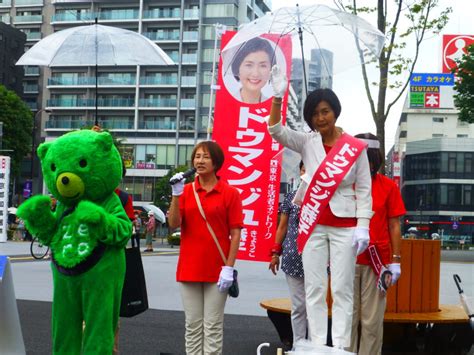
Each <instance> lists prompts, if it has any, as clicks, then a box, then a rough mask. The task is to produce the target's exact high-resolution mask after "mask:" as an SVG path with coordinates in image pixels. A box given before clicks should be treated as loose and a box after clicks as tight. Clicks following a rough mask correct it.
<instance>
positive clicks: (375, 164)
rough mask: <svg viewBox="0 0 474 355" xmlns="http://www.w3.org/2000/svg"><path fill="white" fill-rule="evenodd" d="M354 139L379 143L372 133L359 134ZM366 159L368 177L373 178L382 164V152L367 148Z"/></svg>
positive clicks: (377, 149)
mask: <svg viewBox="0 0 474 355" xmlns="http://www.w3.org/2000/svg"><path fill="white" fill-rule="evenodd" d="M354 137H356V138H362V139H369V140H374V141H377V142H379V143H380V141H379V139H378V138H377V136H375V135H373V134H372V133H360V134H356V135H355V136H354ZM367 157H368V158H369V164H370V175H372V176H375V174H377V172H378V171H379V169H380V167H381V166H382V163H383V156H382V151H381V150H380V148H368V149H367Z"/></svg>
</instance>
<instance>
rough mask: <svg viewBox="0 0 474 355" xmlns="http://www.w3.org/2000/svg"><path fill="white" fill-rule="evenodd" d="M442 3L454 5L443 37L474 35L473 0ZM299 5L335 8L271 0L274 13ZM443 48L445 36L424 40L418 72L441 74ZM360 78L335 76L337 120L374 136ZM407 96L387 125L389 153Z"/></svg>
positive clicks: (309, 0) (321, 0)
mask: <svg viewBox="0 0 474 355" xmlns="http://www.w3.org/2000/svg"><path fill="white" fill-rule="evenodd" d="M359 2H360V3H365V4H370V5H371V6H373V4H374V3H375V2H374V1H373V0H372V1H359ZM439 2H440V6H439V8H440V9H441V8H445V7H447V6H451V7H452V8H453V12H452V14H451V16H450V21H449V23H448V25H447V26H446V27H445V29H444V30H443V31H442V34H467V35H474V22H473V20H472V14H473V13H474V1H471V0H440V1H439ZM296 3H298V4H300V5H302V6H303V5H313V4H315V3H318V4H324V5H328V6H331V7H335V6H334V3H333V1H332V0H316V1H315V0H299V1H296V0H272V4H273V10H275V9H277V8H280V7H283V6H294V5H296ZM365 19H366V20H368V21H369V22H370V23H371V24H373V25H374V26H375V24H376V18H375V15H374V17H365ZM441 45H442V36H432V37H431V38H426V39H425V41H424V42H423V43H422V45H421V50H420V57H419V59H418V62H417V65H416V68H415V71H416V72H424V73H437V72H441ZM406 53H407V55H413V48H409V47H408V49H407V52H406ZM374 73H375V71H374ZM361 78H362V76H361V74H360V69H353V70H347V71H344V72H342V73H339V74H336V75H335V77H334V84H333V89H334V91H335V92H336V93H337V94H338V96H339V98H340V100H341V103H342V113H341V116H340V118H339V120H338V125H340V126H341V127H343V128H344V129H345V130H346V131H347V132H348V133H350V134H357V133H361V132H367V131H369V132H373V133H375V124H374V122H373V120H372V117H371V114H370V109H369V104H368V101H367V97H366V94H365V91H364V88H363V85H362V80H361ZM404 78H406V76H404V77H401V79H404ZM396 94H397V92H392V93H389V95H390V96H391V97H394V95H396ZM405 97H406V93H405V94H404V95H403V96H402V97H401V98H400V100H399V101H398V103H397V104H396V105H395V106H394V107H393V108H392V110H391V112H390V115H389V117H388V120H387V122H386V125H385V129H386V142H385V147H386V149H387V150H388V149H390V148H391V146H392V145H393V143H394V135H395V132H396V128H397V124H398V120H399V118H400V113H401V110H402V105H403V102H404V100H405Z"/></svg>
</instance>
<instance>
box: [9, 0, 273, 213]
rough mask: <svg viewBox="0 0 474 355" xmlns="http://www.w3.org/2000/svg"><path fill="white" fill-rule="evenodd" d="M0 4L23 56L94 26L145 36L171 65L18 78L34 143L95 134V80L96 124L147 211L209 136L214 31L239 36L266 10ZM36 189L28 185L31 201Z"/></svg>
mask: <svg viewBox="0 0 474 355" xmlns="http://www.w3.org/2000/svg"><path fill="white" fill-rule="evenodd" d="M1 1H2V2H0V16H1V18H2V19H4V20H8V21H9V22H10V23H11V24H12V25H13V26H14V27H17V28H18V29H20V30H21V31H23V32H24V33H26V35H27V46H28V47H29V46H32V45H33V44H34V43H35V42H36V41H38V40H40V39H41V38H43V37H45V36H47V35H48V34H51V33H53V32H56V31H59V30H62V29H66V28H70V27H73V26H80V25H87V24H92V23H94V21H95V19H96V18H97V20H98V22H99V23H100V24H103V25H109V26H117V27H121V28H125V29H128V30H132V31H137V32H139V33H141V34H143V35H144V36H146V37H148V38H149V39H151V40H152V41H154V42H155V43H157V44H158V45H159V46H160V47H161V48H162V49H163V50H164V51H165V52H166V53H167V54H168V55H169V56H170V57H171V58H172V59H173V61H174V62H175V63H176V65H174V66H162V67H151V66H142V67H135V66H131V67H122V66H121V67H99V68H98V73H95V68H94V67H63V68H59V67H55V68H38V67H26V68H25V85H26V87H28V89H29V90H28V91H26V92H25V94H26V96H25V100H26V101H27V102H28V104H29V105H30V107H31V109H32V110H34V111H35V119H36V121H37V123H38V125H39V123H40V124H41V125H40V126H41V137H38V139H37V141H39V140H40V139H42V140H51V139H54V138H55V137H57V136H59V135H62V134H64V133H65V132H66V131H68V130H71V129H78V128H81V127H85V126H90V125H92V123H93V121H94V117H95V95H96V92H95V77H96V75H97V77H98V92H97V102H98V120H99V124H100V125H101V127H103V128H105V129H108V130H110V131H112V132H114V134H115V135H116V136H117V137H118V138H120V139H122V140H123V141H122V150H123V156H124V160H125V165H126V168H127V176H126V177H125V178H124V180H123V186H122V188H123V189H124V190H126V191H127V192H129V193H131V194H132V195H133V198H134V200H135V201H137V203H138V204H140V203H143V204H145V203H149V202H151V201H153V199H154V186H155V183H156V181H157V179H160V177H162V176H163V175H165V174H166V173H167V172H168V170H169V169H170V168H173V167H175V166H179V165H186V164H188V163H189V162H188V159H189V156H190V153H191V150H192V148H193V147H194V145H195V143H196V142H197V141H199V140H202V139H205V138H206V136H207V130H208V127H207V126H208V116H209V106H210V103H209V102H210V84H211V79H212V78H211V77H212V62H213V59H214V56H216V55H217V54H218V50H216V48H215V47H214V43H215V41H214V38H215V35H216V24H222V25H225V26H226V28H227V29H228V30H232V29H237V27H238V26H239V25H240V24H242V23H245V22H248V21H251V20H253V19H255V18H257V17H260V16H262V15H263V14H264V13H265V12H267V11H269V10H270V9H271V1H270V0H236V1H230V0H220V1H219V2H216V1H212V0H181V1H178V0H169V1H158V0H154V1H153V0H140V1H127V2H125V1H121V0H116V1H111V0H103V1H100V0H99V1H83V0H77V1H74V0H73V1H71V0H67V1H64V0H63V1H54V0H53V1H51V0H1ZM38 134H39V131H38ZM36 176H37V175H36ZM38 180H39V179H38ZM40 189H41V187H40V184H35V186H34V192H38V190H40Z"/></svg>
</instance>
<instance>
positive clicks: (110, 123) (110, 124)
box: [99, 119, 133, 129]
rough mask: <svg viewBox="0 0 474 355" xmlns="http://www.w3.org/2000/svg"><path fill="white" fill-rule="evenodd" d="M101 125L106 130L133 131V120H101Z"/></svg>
mask: <svg viewBox="0 0 474 355" xmlns="http://www.w3.org/2000/svg"><path fill="white" fill-rule="evenodd" d="M99 125H100V126H101V127H102V128H105V129H133V119H131V120H124V119H105V120H101V119H99Z"/></svg>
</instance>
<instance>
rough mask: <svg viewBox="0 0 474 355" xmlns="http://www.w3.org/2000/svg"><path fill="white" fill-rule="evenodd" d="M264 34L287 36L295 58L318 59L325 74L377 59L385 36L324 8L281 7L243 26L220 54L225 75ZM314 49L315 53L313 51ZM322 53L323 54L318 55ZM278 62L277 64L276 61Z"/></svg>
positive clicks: (354, 18)
mask: <svg viewBox="0 0 474 355" xmlns="http://www.w3.org/2000/svg"><path fill="white" fill-rule="evenodd" d="M266 34H277V35H280V36H286V35H290V36H292V39H293V41H292V42H293V47H294V49H293V53H294V57H300V58H301V59H302V60H303V68H302V69H303V73H304V80H306V73H305V70H306V68H305V65H304V60H305V59H306V60H307V59H308V58H311V57H315V56H318V57H319V58H320V60H321V67H322V68H323V69H322V70H321V71H322V72H323V73H324V72H326V73H327V75H331V76H332V74H333V73H337V72H340V71H343V70H345V69H348V68H350V67H353V66H355V65H360V64H361V62H366V61H368V60H371V59H373V58H374V56H375V57H376V56H378V55H379V54H380V52H381V50H382V48H383V43H384V40H385V36H384V34H383V33H382V32H380V31H379V30H378V29H376V28H375V27H373V26H372V25H371V24H370V23H368V22H367V21H365V20H364V19H362V18H360V17H358V16H356V15H352V14H349V13H346V12H344V11H340V10H336V9H332V8H330V7H328V6H325V5H312V6H298V5H297V6H294V7H283V8H280V9H278V10H276V11H274V12H268V13H267V14H265V15H264V16H262V17H260V18H258V19H256V20H255V21H252V22H249V23H247V24H245V25H243V26H242V27H241V28H240V29H239V31H238V32H237V34H236V35H235V36H234V37H233V38H232V39H231V40H230V41H229V42H228V43H227V45H226V46H225V48H224V49H223V51H222V55H223V60H224V63H226V62H227V63H229V64H228V65H227V66H224V71H225V73H224V75H226V72H227V71H229V70H230V67H231V65H232V60H229V57H231V58H234V57H235V56H236V55H237V54H238V53H239V51H240V50H242V48H244V46H245V44H246V43H247V42H248V41H250V40H252V39H253V38H255V37H265V35H266ZM315 50H316V51H315ZM321 51H323V53H321ZM276 59H277V63H278V58H276Z"/></svg>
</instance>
